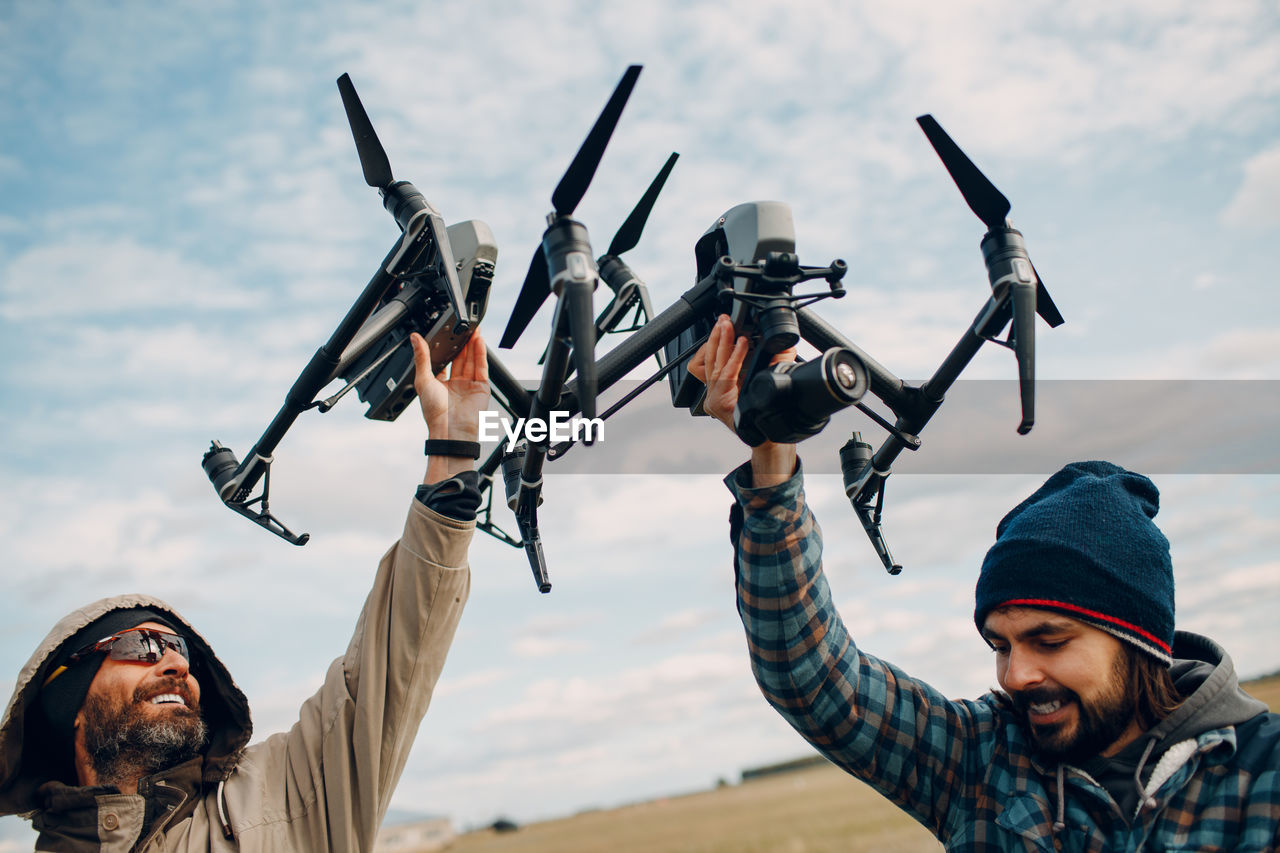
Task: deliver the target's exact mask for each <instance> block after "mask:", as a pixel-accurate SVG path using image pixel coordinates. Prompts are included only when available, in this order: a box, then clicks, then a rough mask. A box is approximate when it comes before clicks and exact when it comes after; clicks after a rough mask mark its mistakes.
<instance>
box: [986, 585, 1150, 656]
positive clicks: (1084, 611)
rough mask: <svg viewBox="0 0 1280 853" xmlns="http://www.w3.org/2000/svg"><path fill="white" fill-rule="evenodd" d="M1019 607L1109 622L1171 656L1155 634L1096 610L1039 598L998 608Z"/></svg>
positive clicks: (1017, 601)
mask: <svg viewBox="0 0 1280 853" xmlns="http://www.w3.org/2000/svg"><path fill="white" fill-rule="evenodd" d="M1019 606H1021V607H1056V608H1059V609H1061V610H1070V611H1072V612H1073V613H1079V614H1081V615H1083V616H1087V617H1089V618H1090V619H1100V620H1102V621H1103V622H1110V623H1111V624H1112V625H1119V626H1120V627H1121V628H1124V629H1125V630H1127V631H1133V632H1134V633H1135V634H1138V635H1140V636H1142V637H1145V638H1146V639H1147V640H1150V641H1151V642H1153V643H1155V644H1156V646H1157V648H1159V649H1161V650H1163V651H1164V653H1165V654H1167V655H1172V654H1173V649H1172V648H1170V647H1169V644H1168V643H1166V642H1165V641H1164V640H1161V639H1160V638H1159V637H1157V636H1156V635H1155V634H1152V633H1151V632H1150V631H1144V630H1143V629H1142V628H1139V627H1138V626H1137V625H1132V624H1130V623H1128V622H1126V621H1124V620H1123V619H1117V618H1116V617H1114V616H1108V615H1107V614H1106V613H1099V612H1098V611H1096V610H1089V609H1088V608H1086V607H1080V606H1079V605H1076V604H1067V603H1066V602H1065V601H1052V600H1050V599H1041V598H1013V599H1010V600H1009V601H1006V602H1004V603H1003V604H1001V605H1000V607H1019ZM991 609H992V610H996V609H998V608H995V607H993V608H991Z"/></svg>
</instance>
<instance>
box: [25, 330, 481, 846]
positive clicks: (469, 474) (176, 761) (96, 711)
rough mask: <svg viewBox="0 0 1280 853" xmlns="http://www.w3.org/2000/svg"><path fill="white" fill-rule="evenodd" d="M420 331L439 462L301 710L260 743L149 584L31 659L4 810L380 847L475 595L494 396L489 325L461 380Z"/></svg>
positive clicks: (90, 841)
mask: <svg viewBox="0 0 1280 853" xmlns="http://www.w3.org/2000/svg"><path fill="white" fill-rule="evenodd" d="M412 343H413V349H414V359H415V368H416V372H415V381H414V384H415V388H416V389H417V392H418V396H419V398H420V401H421V404H422V412H423V416H424V418H425V419H426V422H427V432H428V435H429V436H430V438H429V439H428V441H427V446H426V450H427V454H428V456H429V460H428V463H427V474H426V477H425V478H424V482H423V485H421V486H419V487H418V490H417V494H416V496H415V499H414V500H413V501H412V502H411V504H410V509H409V515H408V519H407V520H406V522H405V526H404V533H403V534H402V536H401V538H400V540H399V541H398V542H397V543H396V544H395V545H394V546H392V548H391V550H390V551H388V552H387V554H386V556H384V557H383V559H382V562H381V564H380V565H379V567H378V571H377V574H376V576H375V578H374V581H373V588H372V591H371V592H370V593H369V597H368V598H367V600H366V601H365V605H364V609H363V610H362V612H361V614H360V618H359V620H358V623H357V625H356V630H355V635H354V636H353V637H352V639H351V642H350V644H349V645H348V647H347V651H346V653H345V654H344V655H343V656H341V657H339V658H338V659H337V660H335V661H334V663H333V664H332V665H331V666H330V667H329V671H328V674H327V675H326V677H325V680H324V684H323V685H322V686H321V688H320V689H319V691H317V693H316V694H315V695H314V696H312V697H311V698H310V699H308V700H307V701H306V702H305V703H304V704H303V706H302V709H301V712H300V715H299V720H298V722H297V723H296V724H295V725H294V726H293V728H292V729H291V730H290V731H288V732H287V733H280V734H276V735H272V736H271V737H269V738H267V739H266V740H265V741H263V742H261V743H257V744H254V745H253V746H249V745H248V743H249V740H250V736H251V733H252V726H251V724H250V720H249V708H248V703H247V701H246V700H245V697H244V694H243V693H242V692H241V691H240V689H239V688H238V687H237V686H236V685H235V682H234V681H232V679H231V676H230V674H229V673H228V672H227V670H226V667H225V666H223V664H222V662H221V661H219V660H218V658H217V657H216V656H215V655H214V653H213V651H212V649H211V648H210V647H209V645H208V643H207V642H206V641H205V640H204V639H203V638H202V637H201V636H200V635H199V634H198V633H197V632H196V631H195V630H194V629H193V628H192V627H191V625H190V624H189V623H188V622H187V621H186V620H184V619H183V618H182V617H181V616H179V615H178V614H177V612H176V611H175V610H174V609H173V608H172V607H170V606H169V605H167V604H165V603H164V602H162V601H160V600H158V599H155V598H152V597H150V596H145V595H122V596H116V597H114V598H109V599H104V600H102V601H98V602H95V603H93V604H90V605H88V606H86V607H83V608H81V609H80V610H77V611H76V612H74V613H72V614H70V615H69V616H67V617H65V618H64V619H62V620H61V621H60V622H59V623H58V624H57V625H56V626H54V628H53V630H52V631H51V632H50V634H49V636H48V637H47V638H46V639H45V641H44V642H43V643H42V644H41V645H40V647H39V648H38V649H37V650H36V652H35V654H34V655H33V656H32V657H31V660H30V661H28V663H27V665H26V666H25V667H24V668H23V670H22V672H21V673H20V674H19V676H18V681H17V684H16V686H15V689H14V694H13V698H12V699H11V700H10V703H9V707H8V710H7V711H6V712H5V716H4V721H3V723H2V724H0V814H21V815H23V816H25V817H28V818H30V819H31V820H32V823H33V824H34V827H35V829H36V830H37V831H38V832H39V833H40V834H39V838H38V839H37V841H36V849H38V850H52V851H88V850H110V851H130V850H145V851H156V852H157V853H158V851H210V850H225V851H230V850H259V851H284V850H299V851H303V850H305V851H322V850H334V851H343V853H346V851H357V850H369V849H371V848H372V846H373V843H374V838H375V836H376V834H377V831H378V826H379V824H380V823H381V821H382V817H383V815H384V814H385V812H386V809H387V806H388V804H389V802H390V798H391V794H392V792H393V791H394V789H395V785H396V781H397V780H398V778H399V776H400V772H401V771H402V770H403V768H404V763H405V761H406V759H407V758H408V753H409V749H410V747H411V746H412V745H413V739H414V735H415V734H416V732H417V729H418V725H419V723H420V721H421V720H422V717H423V715H424V714H425V713H426V710H427V704H428V702H429V701H430V698H431V692H432V689H433V688H434V685H435V682H436V679H437V678H438V677H439V675H440V670H441V667H442V666H443V665H444V659H445V655H446V653H447V651H448V648H449V644H450V642H451V641H452V639H453V634H454V629H455V628H456V627H457V623H458V619H459V617H460V616H461V613H462V607H463V604H464V602H465V601H466V598H467V593H468V590H469V586H470V571H469V569H468V566H467V561H466V558H467V547H468V545H469V543H470V540H471V534H472V531H473V529H474V527H475V517H476V510H477V508H478V506H479V502H480V492H479V490H478V488H477V486H478V474H477V472H476V471H474V470H473V468H474V462H473V460H474V459H475V458H476V457H478V456H479V451H480V445H479V444H478V443H477V442H476V438H477V436H478V433H479V413H480V411H481V410H482V409H484V408H485V407H486V405H487V403H488V399H489V383H488V370H487V365H486V360H485V348H484V342H483V341H482V340H481V339H480V337H479V335H474V336H472V338H471V339H470V341H469V342H468V343H467V345H466V346H465V347H464V349H463V350H462V352H461V353H460V354H459V355H458V357H457V358H456V359H455V360H454V363H453V365H452V366H451V367H450V369H449V370H450V377H449V379H447V380H446V379H445V378H444V374H443V373H441V374H440V375H439V376H438V377H437V376H433V375H432V372H431V362H430V356H429V353H428V351H427V345H426V343H425V342H424V341H423V340H422V338H421V337H419V336H418V335H416V334H415V335H413V336H412ZM246 630H250V629H249V628H246ZM259 630H267V629H265V628H260V629H259ZM263 642H264V643H265V644H267V645H270V638H269V637H266V636H264V638H263Z"/></svg>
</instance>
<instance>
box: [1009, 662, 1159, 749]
mask: <svg viewBox="0 0 1280 853" xmlns="http://www.w3.org/2000/svg"><path fill="white" fill-rule="evenodd" d="M1132 671H1133V667H1132V664H1131V662H1130V659H1129V656H1128V655H1127V654H1126V653H1124V652H1123V651H1122V652H1121V653H1120V654H1118V655H1117V656H1116V660H1115V663H1114V665H1113V666H1112V668H1111V672H1110V673H1109V674H1108V675H1109V677H1108V678H1107V680H1106V682H1105V683H1104V684H1103V685H1102V686H1101V689H1100V691H1099V692H1098V694H1097V695H1096V697H1095V698H1093V699H1091V700H1089V701H1085V700H1084V699H1082V698H1081V697H1080V694H1078V693H1076V692H1075V691H1074V690H1069V689H1068V688H1066V687H1034V688H1032V689H1030V690H1022V691H1018V692H1017V693H1013V694H1011V695H1010V697H1009V698H1010V700H1011V701H1012V702H1013V708H1014V710H1015V711H1016V712H1017V714H1018V716H1019V717H1020V718H1021V721H1022V724H1023V727H1024V728H1025V729H1026V730H1027V731H1028V732H1029V733H1030V734H1031V743H1032V746H1033V747H1034V748H1035V750H1036V754H1037V755H1039V756H1040V757H1041V758H1042V759H1044V760H1045V761H1047V762H1049V763H1054V764H1056V763H1066V764H1080V763H1083V762H1084V761H1087V760H1088V759H1090V758H1094V757H1095V756H1097V755H1100V754H1101V753H1102V751H1103V750H1105V749H1106V748H1107V747H1109V746H1111V745H1112V744H1113V743H1115V742H1116V741H1117V740H1119V739H1120V735H1122V734H1123V733H1124V731H1125V729H1127V728H1128V727H1129V724H1130V723H1131V722H1133V720H1134V718H1135V717H1136V715H1137V701H1136V699H1135V698H1134V696H1133V694H1132V692H1131V691H1130V690H1129V689H1128V688H1127V685H1128V684H1129V683H1130V682H1131V680H1132V679H1131V678H1130V676H1131V674H1132ZM1054 701H1059V702H1062V703H1063V705H1064V706H1065V705H1066V704H1067V703H1072V704H1074V705H1075V708H1076V715H1075V724H1074V726H1072V724H1071V721H1070V720H1064V721H1063V722H1059V723H1052V724H1050V725H1035V724H1033V723H1032V722H1031V719H1030V715H1029V713H1028V707H1029V706H1030V705H1038V704H1043V703H1048V702H1054Z"/></svg>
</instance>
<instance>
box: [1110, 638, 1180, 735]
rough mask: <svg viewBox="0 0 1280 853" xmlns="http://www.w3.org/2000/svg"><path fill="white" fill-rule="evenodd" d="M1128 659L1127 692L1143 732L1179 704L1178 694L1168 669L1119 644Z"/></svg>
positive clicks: (1128, 646)
mask: <svg viewBox="0 0 1280 853" xmlns="http://www.w3.org/2000/svg"><path fill="white" fill-rule="evenodd" d="M1122 646H1123V647H1124V653H1125V656H1126V657H1128V658H1129V688H1130V690H1131V694H1130V695H1131V696H1132V697H1133V701H1134V708H1135V710H1136V711H1137V714H1138V719H1139V721H1141V723H1142V727H1143V728H1144V729H1149V728H1151V727H1152V726H1154V725H1155V724H1156V723H1158V722H1160V721H1161V720H1163V719H1164V718H1165V717H1167V716H1169V715H1170V714H1172V713H1173V711H1174V709H1176V708H1177V707H1178V706H1179V705H1181V704H1182V698H1183V697H1182V694H1180V693H1179V692H1178V688H1177V687H1176V686H1174V683H1173V677H1172V676H1171V675H1170V674H1169V667H1168V666H1166V665H1165V664H1164V663H1163V662H1161V661H1158V660H1156V659H1155V658H1154V657H1152V656H1151V655H1149V654H1146V653H1145V652H1142V651H1140V650H1138V649H1137V648H1135V647H1134V646H1132V645H1130V644H1129V643H1123V644H1122Z"/></svg>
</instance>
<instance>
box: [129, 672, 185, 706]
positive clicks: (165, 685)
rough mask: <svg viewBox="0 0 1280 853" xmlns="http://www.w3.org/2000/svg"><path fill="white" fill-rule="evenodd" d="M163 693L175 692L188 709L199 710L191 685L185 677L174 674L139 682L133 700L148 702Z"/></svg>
mask: <svg viewBox="0 0 1280 853" xmlns="http://www.w3.org/2000/svg"><path fill="white" fill-rule="evenodd" d="M163 693H175V694H177V695H178V696H181V697H182V701H183V702H185V703H186V705H187V709H188V710H191V711H196V712H198V711H199V710H200V702H199V701H198V700H197V699H196V696H195V691H193V690H192V689H191V685H190V684H188V683H187V680H186V679H185V678H179V677H177V676H176V675H166V676H162V677H160V678H158V679H156V680H155V681H152V682H150V683H149V684H139V685H138V687H137V689H135V690H134V691H133V701H134V702H137V703H140V704H142V703H146V702H150V701H151V700H152V699H154V698H155V697H156V696H159V695H161V694H163Z"/></svg>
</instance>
